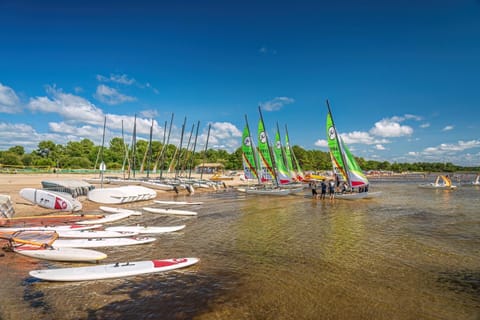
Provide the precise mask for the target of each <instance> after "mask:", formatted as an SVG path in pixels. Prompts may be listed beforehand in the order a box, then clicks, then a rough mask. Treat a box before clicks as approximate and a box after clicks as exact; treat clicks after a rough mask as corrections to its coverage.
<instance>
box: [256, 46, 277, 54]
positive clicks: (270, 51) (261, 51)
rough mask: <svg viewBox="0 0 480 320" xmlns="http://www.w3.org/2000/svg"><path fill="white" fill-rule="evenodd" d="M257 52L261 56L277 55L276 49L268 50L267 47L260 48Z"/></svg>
mask: <svg viewBox="0 0 480 320" xmlns="http://www.w3.org/2000/svg"><path fill="white" fill-rule="evenodd" d="M258 52H259V53H261V54H263V55H267V54H271V55H276V54H277V50H276V49H270V48H268V47H267V46H261V47H260V49H258Z"/></svg>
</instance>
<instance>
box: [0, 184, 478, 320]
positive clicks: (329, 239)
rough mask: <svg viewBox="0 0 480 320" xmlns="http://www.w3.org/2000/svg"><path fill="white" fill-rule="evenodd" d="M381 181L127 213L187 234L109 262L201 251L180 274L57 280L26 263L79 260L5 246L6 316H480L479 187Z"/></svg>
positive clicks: (220, 196) (118, 253)
mask: <svg viewBox="0 0 480 320" xmlns="http://www.w3.org/2000/svg"><path fill="white" fill-rule="evenodd" d="M375 186H376V188H377V189H381V190H382V191H383V195H382V197H381V198H379V199H376V200H373V201H372V200H361V201H342V200H336V201H334V202H331V201H330V200H324V201H322V200H312V199H309V198H306V197H303V196H290V197H287V198H277V197H266V196H250V195H249V196H246V195H244V194H237V193H235V192H233V191H227V192H219V193H215V194H199V195H196V196H195V198H196V199H198V200H201V201H204V205H203V206H201V207H198V208H195V210H198V211H199V215H198V217H193V218H192V217H187V218H185V217H184V218H182V217H173V216H171V217H168V216H161V215H155V214H149V213H145V214H144V215H143V216H141V217H135V218H133V219H132V220H131V221H130V223H148V224H149V225H176V224H183V223H185V224H186V225H187V227H186V228H185V229H184V230H183V231H182V232H178V233H174V234H165V235H160V236H158V237H157V238H158V241H156V242H155V243H152V244H148V245H144V246H138V247H134V248H133V247H122V248H109V249H104V250H102V251H104V252H106V253H107V254H108V255H109V257H108V259H107V261H106V262H114V261H125V260H130V261H134V260H147V259H151V258H167V257H182V256H196V257H199V258H200V259H201V261H200V263H199V264H197V265H196V266H193V267H191V268H188V269H184V270H181V271H172V272H168V273H163V274H156V275H146V276H138V277H131V278H126V279H115V280H106V281H93V282H82V283H48V282H44V281H37V280H34V279H32V278H30V277H28V270H31V269H37V268H48V267H62V266H74V265H79V264H72V263H55V262H45V261H41V262H39V261H37V260H34V259H30V258H26V257H21V256H15V255H13V254H9V253H7V254H6V256H5V257H3V258H0V261H1V262H2V263H1V264H0V268H1V271H2V272H1V273H0V277H1V281H2V284H3V285H2V287H1V288H2V289H1V290H2V299H3V300H4V302H6V303H2V304H1V306H0V318H2V319H20V318H21V319H118V318H120V319H132V318H135V319H142V318H143V319H193V318H195V319H319V318H324V319H392V318H393V319H478V318H479V317H480V292H479V290H480V289H479V287H480V270H479V269H480V252H479V250H480V249H479V248H480V216H479V215H478V210H477V207H478V205H479V197H478V195H479V194H480V189H477V188H474V187H471V188H459V189H458V190H455V191H439V190H427V189H419V188H417V187H416V184H414V183H407V182H403V183H397V182H388V183H387V182H384V183H382V182H379V183H377V184H375ZM141 206H145V204H141ZM22 298H23V299H22Z"/></svg>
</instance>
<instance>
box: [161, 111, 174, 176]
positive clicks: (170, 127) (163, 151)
mask: <svg viewBox="0 0 480 320" xmlns="http://www.w3.org/2000/svg"><path fill="white" fill-rule="evenodd" d="M172 124H173V112H172V117H171V118H170V126H169V128H168V136H167V142H166V143H164V144H163V146H162V152H161V153H160V158H161V162H160V179H162V174H163V165H164V162H165V150H166V148H167V146H168V144H169V142H170V134H171V132H172Z"/></svg>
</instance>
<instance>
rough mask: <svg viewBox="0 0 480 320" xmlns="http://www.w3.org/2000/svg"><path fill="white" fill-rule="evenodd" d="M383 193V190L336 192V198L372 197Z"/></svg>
mask: <svg viewBox="0 0 480 320" xmlns="http://www.w3.org/2000/svg"><path fill="white" fill-rule="evenodd" d="M381 194H382V192H381V191H375V192H351V193H338V194H335V198H337V199H343V200H358V199H372V198H377V197H379V196H380V195H381Z"/></svg>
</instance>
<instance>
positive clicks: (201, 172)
mask: <svg viewBox="0 0 480 320" xmlns="http://www.w3.org/2000/svg"><path fill="white" fill-rule="evenodd" d="M211 128H212V124H211V123H210V124H209V125H208V133H207V141H206V142H205V151H204V153H203V166H202V170H201V171H200V180H202V179H203V169H204V168H205V158H207V150H208V140H209V139H210V129H211Z"/></svg>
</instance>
